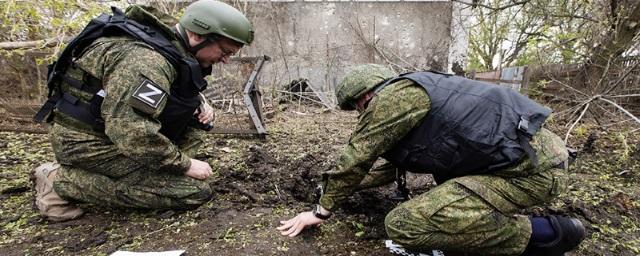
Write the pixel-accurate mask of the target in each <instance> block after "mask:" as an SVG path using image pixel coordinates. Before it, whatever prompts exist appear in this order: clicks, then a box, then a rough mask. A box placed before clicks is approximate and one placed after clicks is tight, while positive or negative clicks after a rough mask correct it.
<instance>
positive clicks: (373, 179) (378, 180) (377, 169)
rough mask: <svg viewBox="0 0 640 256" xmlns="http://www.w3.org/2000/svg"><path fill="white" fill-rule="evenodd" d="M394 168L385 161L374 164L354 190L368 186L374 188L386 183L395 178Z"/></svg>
mask: <svg viewBox="0 0 640 256" xmlns="http://www.w3.org/2000/svg"><path fill="white" fill-rule="evenodd" d="M397 169H398V168H396V167H395V166H394V165H393V164H391V163H389V162H386V163H384V164H382V165H380V166H374V167H373V168H371V170H370V171H369V173H367V175H366V176H365V177H364V178H363V179H362V181H361V182H360V185H358V188H357V189H356V191H360V190H363V189H368V188H375V187H379V186H384V185H387V184H389V183H391V182H394V181H395V180H396V170H397Z"/></svg>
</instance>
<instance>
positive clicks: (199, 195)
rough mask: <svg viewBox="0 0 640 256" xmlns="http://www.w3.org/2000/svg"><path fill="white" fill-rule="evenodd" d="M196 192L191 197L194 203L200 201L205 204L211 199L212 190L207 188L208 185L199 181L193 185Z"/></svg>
mask: <svg viewBox="0 0 640 256" xmlns="http://www.w3.org/2000/svg"><path fill="white" fill-rule="evenodd" d="M194 185H195V186H196V189H197V191H198V192H196V193H194V194H193V195H192V196H191V197H192V200H194V201H201V202H202V203H206V202H208V201H209V200H211V198H213V190H212V189H211V187H210V186H209V183H207V182H205V181H199V182H198V183H196V184H194Z"/></svg>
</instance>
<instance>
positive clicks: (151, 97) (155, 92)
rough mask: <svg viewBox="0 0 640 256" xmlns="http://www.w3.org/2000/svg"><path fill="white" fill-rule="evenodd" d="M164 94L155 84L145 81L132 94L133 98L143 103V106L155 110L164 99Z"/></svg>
mask: <svg viewBox="0 0 640 256" xmlns="http://www.w3.org/2000/svg"><path fill="white" fill-rule="evenodd" d="M165 95H166V93H165V92H164V91H163V90H162V89H160V88H159V86H157V85H156V84H154V83H153V82H151V81H149V80H148V79H145V80H143V81H142V83H140V85H139V86H138V88H136V90H135V91H134V92H133V97H134V98H136V99H138V100H140V101H142V102H144V103H145V104H147V105H149V106H151V107H153V108H154V109H155V108H158V105H160V102H161V101H162V99H164V97H165Z"/></svg>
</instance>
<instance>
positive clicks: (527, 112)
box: [381, 72, 551, 182]
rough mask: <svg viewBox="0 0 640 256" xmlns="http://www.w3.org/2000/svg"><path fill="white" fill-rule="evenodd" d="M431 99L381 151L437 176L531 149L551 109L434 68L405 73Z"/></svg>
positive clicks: (481, 167)
mask: <svg viewBox="0 0 640 256" xmlns="http://www.w3.org/2000/svg"><path fill="white" fill-rule="evenodd" d="M402 79H409V80H411V81H413V82H415V83H416V84H419V85H421V86H422V87H423V88H424V89H425V90H426V92H427V94H428V95H429V98H430V99H431V108H430V110H429V112H428V113H427V115H426V116H425V117H424V119H423V120H422V122H421V123H420V124H418V125H417V126H416V127H415V128H413V129H412V130H411V131H410V132H409V134H407V135H406V136H405V137H404V138H402V139H401V140H400V142H398V143H397V144H396V145H395V146H394V147H393V148H392V149H391V150H389V151H388V152H386V153H385V154H384V155H383V157H384V158H385V159H387V160H388V161H390V162H391V163H393V164H394V165H396V166H397V167H399V168H401V169H404V170H408V171H416V172H429V173H432V174H433V175H434V177H435V178H436V181H438V182H442V181H445V180H448V179H451V178H454V177H460V176H464V175H470V174H480V173H487V172H492V171H494V170H496V169H500V168H504V167H507V166H510V165H512V164H515V163H517V162H519V160H521V159H522V158H523V157H524V156H525V155H529V157H530V158H532V161H533V162H534V163H536V162H537V160H536V157H535V152H534V151H533V149H532V148H531V145H529V141H530V140H531V137H532V136H533V135H534V134H535V133H536V132H537V131H538V130H539V129H540V126H541V125H542V124H543V123H544V121H545V119H546V118H547V117H548V116H549V114H550V113H551V110H550V109H548V108H545V107H543V106H541V105H540V104H537V103H536V102H534V101H532V100H530V99H529V98H527V97H525V96H523V95H521V94H520V93H518V92H516V91H515V90H512V89H508V88H505V87H501V86H496V85H492V84H488V83H484V82H479V81H475V80H470V79H466V78H463V77H457V76H453V75H446V74H440V73H435V72H415V73H408V74H403V75H401V76H399V77H396V78H393V79H391V80H389V81H387V82H385V83H384V84H383V85H381V86H386V85H388V84H391V83H394V82H396V81H398V80H402Z"/></svg>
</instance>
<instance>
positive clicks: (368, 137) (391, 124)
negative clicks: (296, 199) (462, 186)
mask: <svg viewBox="0 0 640 256" xmlns="http://www.w3.org/2000/svg"><path fill="white" fill-rule="evenodd" d="M430 105H431V101H430V99H429V96H428V94H427V93H426V91H425V90H424V89H423V88H422V87H421V86H419V85H416V84H414V83H413V82H411V81H408V80H400V81H398V82H395V83H394V84H391V85H389V86H387V87H386V88H384V89H383V90H381V91H380V92H378V94H377V95H376V96H375V97H374V98H373V99H372V100H371V101H370V102H369V105H368V107H367V108H366V109H365V110H364V112H362V113H361V114H360V116H359V122H358V125H357V127H356V129H355V131H354V132H353V134H352V135H351V138H350V139H349V144H348V145H347V147H346V149H344V151H343V152H342V154H341V156H340V158H339V160H338V163H337V170H336V171H330V172H328V173H327V176H328V179H327V180H326V183H325V189H324V194H323V195H322V197H321V198H320V205H322V206H323V207H324V208H326V209H328V210H333V209H335V207H336V206H337V204H338V203H340V202H342V201H343V200H344V199H346V197H347V196H349V195H351V194H352V193H353V192H354V191H356V190H357V189H359V188H362V187H361V186H362V183H365V182H366V181H365V182H363V179H364V178H365V176H367V175H369V176H372V175H371V174H372V172H373V171H379V173H382V175H380V174H376V175H378V176H381V177H383V176H384V175H386V176H395V172H394V171H395V168H393V166H391V165H390V164H387V165H383V166H381V167H380V168H376V169H375V170H372V171H371V172H370V171H369V170H370V168H371V167H372V166H373V164H374V162H375V161H376V160H377V159H378V157H380V156H381V155H382V154H383V153H385V152H387V151H388V150H390V149H392V148H393V146H394V145H395V144H396V143H397V142H398V141H400V140H401V139H402V138H403V137H404V136H405V135H407V134H408V133H409V131H411V129H413V128H414V127H416V126H417V125H419V124H420V123H421V121H422V119H423V118H424V117H425V116H426V114H427V112H428V111H429V109H430ZM540 137H543V139H539V138H540ZM555 137H557V136H555V135H554V134H553V133H551V132H549V131H548V130H546V129H544V128H542V129H541V130H540V131H539V132H538V134H537V135H536V136H534V140H533V141H532V142H531V145H532V147H533V148H534V150H535V151H536V152H537V155H538V161H539V167H540V168H535V167H534V166H533V165H532V164H531V162H530V161H529V160H528V158H526V160H525V161H523V162H521V163H520V164H518V165H516V166H515V167H512V168H507V169H505V170H500V171H498V172H496V175H502V176H523V175H527V172H537V171H539V170H543V169H545V168H550V167H551V166H553V165H557V164H559V163H561V162H562V161H565V160H566V158H567V153H566V150H565V147H564V144H563V143H562V142H561V141H557V140H554V139H547V138H555ZM537 138H538V139H537ZM547 141H550V142H552V143H547ZM384 169H386V170H384ZM423 171H424V172H425V173H428V170H423ZM421 172H422V171H421ZM368 178H369V177H368ZM485 185H487V186H489V187H490V186H491V184H485Z"/></svg>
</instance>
